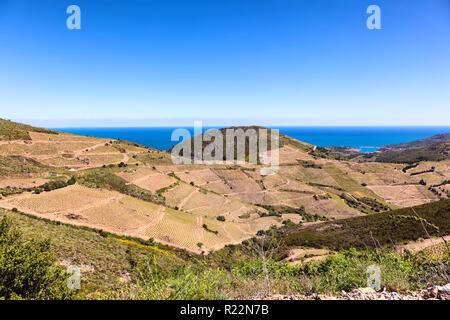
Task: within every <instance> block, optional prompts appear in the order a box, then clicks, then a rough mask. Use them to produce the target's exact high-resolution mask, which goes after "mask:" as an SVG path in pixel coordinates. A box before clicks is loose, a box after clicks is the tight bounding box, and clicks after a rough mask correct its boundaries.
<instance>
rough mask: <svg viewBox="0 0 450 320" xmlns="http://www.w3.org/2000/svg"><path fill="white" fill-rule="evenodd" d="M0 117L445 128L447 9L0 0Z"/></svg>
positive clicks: (64, 122) (434, 4) (249, 1)
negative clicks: (76, 17)
mask: <svg viewBox="0 0 450 320" xmlns="http://www.w3.org/2000/svg"><path fill="white" fill-rule="evenodd" d="M70 4H76V5H78V6H80V8H81V25H82V27H81V30H68V29H67V27H66V19H67V17H68V15H67V14H66V8H67V7H68V6H69V5H70ZM370 4H376V5H379V6H380V8H381V23H382V29H381V30H368V29H367V27H366V19H367V17H368V15H367V14H366V8H367V7H368V6H369V5H370ZM0 117H2V118H9V119H13V120H17V121H24V122H27V123H31V124H35V125H43V126H53V127H56V126H91V125H93V126H99V125H100V126H121V125H123V126H134V125H136V126H146V125H189V124H192V123H193V120H194V119H196V120H203V122H204V124H205V125H213V126H214V125H229V124H262V125H448V124H449V122H450V121H449V120H450V1H449V0H409V1H404V0H389V1H379V0H371V1H363V0H341V1H336V0H333V1H332V0H329V1H323V0H314V1H312V0H309V1H303V0H221V1H219V0H195V1H194V0H148V1H133V0H130V1H106V0H103V1H98V0H90V1H81V0H71V1H65V0H42V1H32V0H29V1H23V0H11V1H8V0H0Z"/></svg>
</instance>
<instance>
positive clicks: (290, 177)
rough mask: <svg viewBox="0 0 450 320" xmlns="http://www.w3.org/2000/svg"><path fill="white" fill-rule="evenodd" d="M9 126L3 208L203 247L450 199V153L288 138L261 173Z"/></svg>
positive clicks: (0, 156)
mask: <svg viewBox="0 0 450 320" xmlns="http://www.w3.org/2000/svg"><path fill="white" fill-rule="evenodd" d="M1 124H2V125H3V124H6V127H5V129H2V130H3V131H1V132H2V139H1V141H0V194H1V197H2V198H1V199H0V207H3V208H5V209H10V210H13V209H14V210H16V211H21V212H24V213H27V214H31V215H35V216H37V217H40V218H46V219H51V220H54V221H59V222H63V223H68V224H73V225H77V226H84V227H91V228H95V229H101V230H104V231H108V232H111V233H115V234H120V235H126V236H132V237H135V238H140V239H144V240H148V239H154V240H155V241H157V242H160V243H163V244H166V245H170V246H172V247H177V248H181V249H186V250H188V251H191V252H195V253H201V252H204V253H206V252H210V251H213V250H218V249H220V248H222V247H224V246H225V245H227V244H237V243H240V242H242V241H243V240H245V239H248V238H251V237H253V236H254V235H255V234H257V233H258V231H260V230H267V229H269V228H270V227H271V226H273V225H275V226H278V227H280V226H282V225H290V224H292V223H294V224H302V225H304V226H308V225H309V224H311V223H314V222H315V223H322V222H320V221H331V220H340V219H346V218H352V217H359V216H365V215H371V214H378V213H381V212H384V211H388V210H391V209H395V208H401V207H408V206H411V205H420V204H424V203H428V202H432V201H437V200H439V199H446V198H448V197H449V185H450V184H449V181H450V161H448V160H446V161H438V162H436V161H435V162H427V161H423V162H420V163H417V165H414V166H412V165H408V164H398V163H397V164H392V163H374V162H357V161H339V160H336V159H335V158H334V156H333V155H332V154H330V153H328V152H327V151H326V150H323V149H321V148H316V147H315V146H312V145H309V144H306V143H303V142H300V141H298V140H295V139H293V138H290V137H287V136H281V138H280V148H279V150H278V151H279V155H280V167H279V170H278V172H277V173H275V174H272V175H262V174H261V170H260V169H261V167H262V166H261V165H259V164H254V165H251V164H244V165H242V164H236V163H235V164H215V165H206V164H196V165H194V164H192V165H174V164H172V161H171V157H170V154H169V153H168V152H164V151H160V150H155V149H151V148H146V147H144V146H141V145H139V144H135V143H132V142H126V141H121V140H113V139H101V138H95V137H85V136H78V135H73V134H68V133H61V132H50V131H48V130H45V129H36V128H33V127H29V126H26V125H21V124H15V123H13V122H9V121H6V122H5V121H2V122H1ZM244 129H245V128H244ZM5 132H9V133H8V134H5ZM317 221H319V222H317Z"/></svg>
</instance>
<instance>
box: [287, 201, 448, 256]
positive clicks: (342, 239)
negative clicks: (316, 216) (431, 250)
mask: <svg viewBox="0 0 450 320" xmlns="http://www.w3.org/2000/svg"><path fill="white" fill-rule="evenodd" d="M448 234H450V199H447V200H442V201H437V202H432V203H428V204H424V205H420V206H416V207H413V208H404V209H398V210H393V211H388V212H383V213H379V214H376V215H368V216H362V217H355V218H348V219H342V220H338V221H327V222H323V223H320V224H315V225H310V226H304V227H302V226H290V227H286V228H285V230H283V232H280V234H279V235H278V237H279V240H280V241H281V242H282V243H284V244H285V245H286V246H287V247H289V248H292V247H301V246H308V247H320V248H322V247H325V248H329V249H333V250H339V249H348V248H352V247H354V248H366V247H375V248H381V247H383V246H385V245H398V244H403V243H405V242H407V241H414V240H417V239H419V238H428V237H429V236H437V237H439V236H445V235H448Z"/></svg>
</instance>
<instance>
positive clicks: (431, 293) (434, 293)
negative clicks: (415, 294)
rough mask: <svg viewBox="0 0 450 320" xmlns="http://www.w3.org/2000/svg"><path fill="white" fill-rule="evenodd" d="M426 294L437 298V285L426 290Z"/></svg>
mask: <svg viewBox="0 0 450 320" xmlns="http://www.w3.org/2000/svg"><path fill="white" fill-rule="evenodd" d="M426 295H427V297H429V298H437V297H438V295H439V289H438V288H437V287H433V288H431V289H429V290H428V291H427V294H426Z"/></svg>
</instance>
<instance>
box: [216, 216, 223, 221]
mask: <svg viewBox="0 0 450 320" xmlns="http://www.w3.org/2000/svg"><path fill="white" fill-rule="evenodd" d="M217 220H219V221H225V217H224V216H218V217H217Z"/></svg>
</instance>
